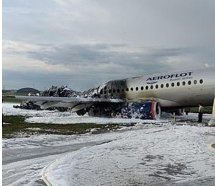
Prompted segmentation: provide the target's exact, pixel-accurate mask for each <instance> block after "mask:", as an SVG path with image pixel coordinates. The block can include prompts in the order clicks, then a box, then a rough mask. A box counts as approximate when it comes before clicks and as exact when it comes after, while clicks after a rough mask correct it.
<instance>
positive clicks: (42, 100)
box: [15, 96, 124, 112]
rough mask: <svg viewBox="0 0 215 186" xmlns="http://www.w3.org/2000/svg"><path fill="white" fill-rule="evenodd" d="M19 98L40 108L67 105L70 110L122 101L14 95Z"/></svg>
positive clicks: (74, 110) (120, 101)
mask: <svg viewBox="0 0 215 186" xmlns="http://www.w3.org/2000/svg"><path fill="white" fill-rule="evenodd" d="M15 97H16V98H17V99H19V100H25V101H32V102H34V104H36V105H39V106H40V107H41V108H42V109H47V108H49V107H69V108H71V111H72V112H77V111H78V110H81V109H83V108H87V107H90V106H92V105H94V104H99V103H123V102H124V100H122V99H106V98H80V97H45V96H15Z"/></svg>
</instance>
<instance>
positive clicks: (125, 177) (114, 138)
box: [2, 103, 215, 186]
mask: <svg viewBox="0 0 215 186" xmlns="http://www.w3.org/2000/svg"><path fill="white" fill-rule="evenodd" d="M12 105H13V104H5V103H3V113H4V114H6V115H24V116H30V118H40V121H41V122H42V123H44V122H45V121H46V119H47V117H50V118H52V117H53V118H54V120H55V121H56V120H58V119H60V118H62V120H61V121H62V122H63V120H64V121H68V120H69V122H68V123H70V122H71V121H72V120H73V119H74V120H78V119H80V118H82V119H83V120H84V118H85V120H84V121H88V120H89V117H85V116H84V117H79V116H74V115H71V114H70V113H69V112H66V113H60V112H58V111H33V110H21V109H15V108H13V107H12ZM73 116H74V117H73ZM196 116H197V115H196V114H194V115H193V114H191V115H189V116H188V117H191V118H190V119H195V118H196ZM186 117H187V116H182V117H181V118H182V119H186ZM93 119H95V118H93ZM99 119H103V121H102V120H100V121H102V122H105V121H108V122H107V123H109V120H112V118H109V119H107V118H99ZM116 119H118V118H116ZM120 120H121V119H120ZM33 121H34V119H33V120H32V122H33ZM127 121H128V120H127ZM135 121H136V120H135ZM122 122H123V121H122ZM128 122H129V121H128ZM151 122H152V123H153V121H151ZM159 122H160V121H158V123H157V124H159ZM93 123H95V122H93ZM142 123H143V121H142V120H141V122H137V124H136V125H135V126H132V127H124V128H121V129H120V130H119V132H110V133H106V134H98V135H92V134H85V135H72V136H59V135H34V136H30V137H28V138H26V137H24V138H23V137H20V138H13V139H3V140H2V145H3V151H4V150H9V152H11V153H13V154H14V155H16V152H17V150H18V149H19V150H20V149H22V148H25V149H32V151H31V155H32V156H34V151H37V150H38V148H42V147H53V149H55V148H54V147H56V149H57V147H59V146H63V145H65V148H66V145H69V146H70V145H71V146H72V145H73V144H78V143H86V142H96V141H105V142H108V141H109V143H105V144H102V145H97V146H93V147H86V148H82V149H80V150H78V151H76V152H74V151H73V152H68V153H62V154H59V153H60V151H59V150H56V155H54V154H52V155H47V156H46V157H42V158H33V159H29V160H28V159H26V160H22V161H19V162H14V163H9V164H5V165H3V175H4V177H3V183H8V185H11V184H13V185H35V181H36V180H37V179H38V177H39V176H40V172H41V169H42V168H44V167H45V166H47V165H48V164H50V163H51V162H53V163H51V164H50V165H49V166H48V167H46V168H45V169H44V171H43V177H44V178H46V179H47V180H48V181H49V182H50V183H51V184H52V185H58V186H60V185H63V186H66V185H68V186H70V185H83V186H84V185H144V184H145V185H153V184H159V185H161V184H163V185H165V184H166V183H171V182H173V183H179V182H186V181H189V180H191V181H192V180H196V179H199V178H207V177H210V176H211V177H214V176H215V174H214V167H215V161H214V160H215V153H214V152H212V151H211V149H210V148H209V145H210V144H212V143H214V142H215V128H210V127H201V126H173V125H171V122H168V120H165V125H153V124H144V125H143V124H142ZM185 124H186V123H185ZM34 149H35V150H34ZM35 154H36V152H35ZM17 156H19V154H17ZM5 185H7V184H5Z"/></svg>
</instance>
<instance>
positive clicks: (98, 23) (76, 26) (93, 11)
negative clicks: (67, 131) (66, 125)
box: [2, 0, 215, 90]
mask: <svg viewBox="0 0 215 186" xmlns="http://www.w3.org/2000/svg"><path fill="white" fill-rule="evenodd" d="M2 11H3V47H2V49H3V67H2V70H3V79H2V81H3V88H6V89H11V88H14V89H18V88H22V87H34V88H37V89H40V90H44V89H47V88H49V87H51V85H68V86H69V87H71V88H72V89H74V90H84V89H89V88H91V87H95V86H97V85H99V84H101V83H103V82H105V81H108V80H112V79H121V78H126V77H132V76H139V75H143V74H146V73H152V72H163V71H170V70H179V69H193V68H208V67H210V66H212V65H214V64H215V20H214V19H215V1H214V0H108V1H107V0H30V1H29V0H3V10H2Z"/></svg>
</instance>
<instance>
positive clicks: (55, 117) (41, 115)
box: [3, 103, 168, 124]
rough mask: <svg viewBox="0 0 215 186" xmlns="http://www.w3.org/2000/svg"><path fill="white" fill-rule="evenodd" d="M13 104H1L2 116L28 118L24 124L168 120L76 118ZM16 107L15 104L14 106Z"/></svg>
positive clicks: (72, 114) (75, 116)
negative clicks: (27, 108) (26, 108)
mask: <svg viewBox="0 0 215 186" xmlns="http://www.w3.org/2000/svg"><path fill="white" fill-rule="evenodd" d="M13 105H14V103H3V114H5V115H21V116H28V118H26V122H29V123H53V124H77V123H96V124H113V123H123V124H126V123H152V124H156V123H158V124H159V123H166V122H168V120H166V119H163V120H141V119H134V118H132V119H126V118H104V117H90V116H88V115H86V116H78V115H77V114H76V113H71V112H59V111H56V110H55V111H47V110H42V111H41V110H39V111H37V110H25V109H19V108H18V109H17V108H13ZM15 105H16V104H15Z"/></svg>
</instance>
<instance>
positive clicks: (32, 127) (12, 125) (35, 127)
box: [2, 115, 119, 138]
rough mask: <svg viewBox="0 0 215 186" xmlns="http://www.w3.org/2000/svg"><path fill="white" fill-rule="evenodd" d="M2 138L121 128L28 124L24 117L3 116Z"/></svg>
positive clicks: (96, 125)
mask: <svg viewBox="0 0 215 186" xmlns="http://www.w3.org/2000/svg"><path fill="white" fill-rule="evenodd" d="M2 122H4V123H6V124H3V127H2V137H3V138H12V137H16V136H18V135H20V134H25V135H26V136H28V135H33V134H58V135H72V134H85V133H89V132H90V131H91V129H95V128H96V131H94V132H93V133H102V132H107V131H110V130H115V129H117V128H119V125H118V124H108V125H104V124H89V123H82V124H47V123H27V122H25V117H24V116H5V115H2Z"/></svg>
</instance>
